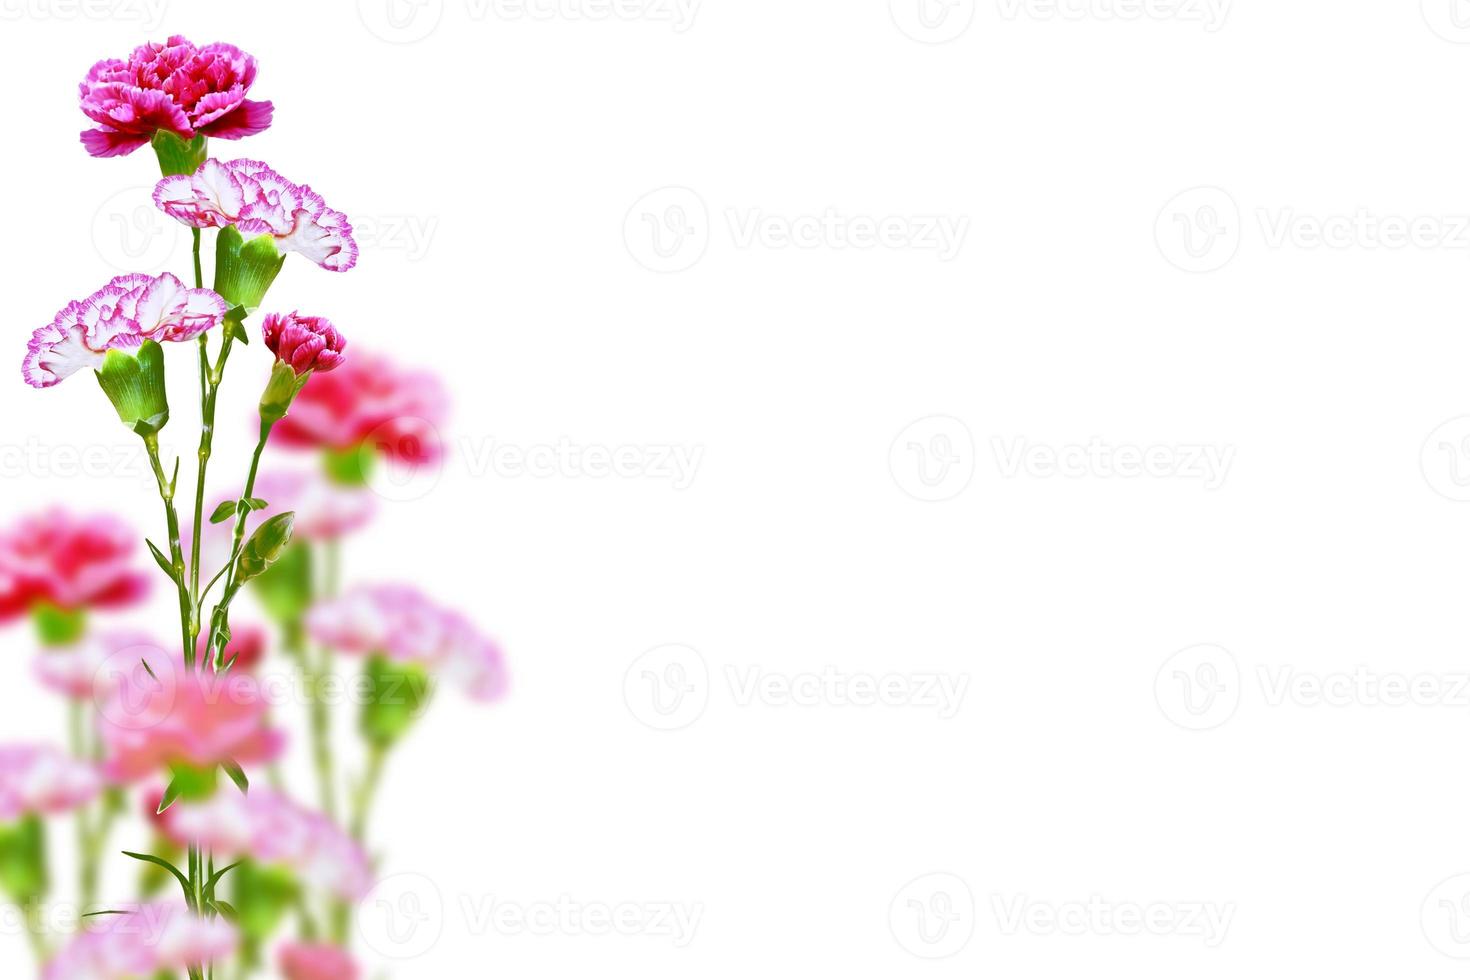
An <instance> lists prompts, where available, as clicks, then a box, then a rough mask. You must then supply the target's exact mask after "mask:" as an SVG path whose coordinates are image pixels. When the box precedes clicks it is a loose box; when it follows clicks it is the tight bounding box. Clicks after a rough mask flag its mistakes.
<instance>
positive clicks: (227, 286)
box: [214, 225, 286, 343]
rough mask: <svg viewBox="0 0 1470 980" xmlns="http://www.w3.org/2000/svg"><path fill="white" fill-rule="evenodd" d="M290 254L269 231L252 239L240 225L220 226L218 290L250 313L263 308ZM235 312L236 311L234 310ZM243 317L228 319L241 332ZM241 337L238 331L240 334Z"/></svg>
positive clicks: (216, 262)
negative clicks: (266, 294)
mask: <svg viewBox="0 0 1470 980" xmlns="http://www.w3.org/2000/svg"><path fill="white" fill-rule="evenodd" d="M285 261H286V256H285V255H284V254H282V253H281V251H280V250H279V249H277V248H276V243H275V239H273V238H271V236H269V235H258V236H256V237H255V238H252V239H250V240H249V241H248V242H247V241H246V240H245V237H244V236H243V235H241V234H240V229H238V228H236V227H235V226H234V225H228V226H227V227H225V228H222V229H220V233H219V238H218V241H217V242H216V243H215V253H214V291H215V292H217V293H219V294H220V295H221V296H223V297H224V299H225V302H226V303H229V304H230V306H231V307H237V306H238V307H244V311H245V312H246V313H254V312H255V311H256V310H258V309H260V303H261V301H262V300H263V299H265V293H266V290H268V289H270V288H271V283H273V282H275V281H276V275H277V273H279V272H280V271H281V265H282V264H283V263H284V262H285ZM232 312H233V311H232ZM241 319H243V318H241V317H235V316H231V317H229V318H228V320H227V323H228V322H233V323H234V324H235V327H234V328H231V327H229V326H228V325H227V326H226V329H227V330H229V329H238V330H239V331H240V332H241V333H243V332H244V328H243V327H242V326H241V325H240V323H239V321H240V320H241ZM236 336H237V338H238V336H239V335H238V334H237V335H236ZM246 343H249V341H248V340H247V341H246Z"/></svg>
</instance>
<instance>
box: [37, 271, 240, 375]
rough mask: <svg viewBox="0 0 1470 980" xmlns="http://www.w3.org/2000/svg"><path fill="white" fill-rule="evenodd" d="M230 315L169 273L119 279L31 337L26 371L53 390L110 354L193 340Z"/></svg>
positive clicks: (212, 297)
mask: <svg viewBox="0 0 1470 980" xmlns="http://www.w3.org/2000/svg"><path fill="white" fill-rule="evenodd" d="M226 312H228V307H227V306H226V304H225V301H224V300H223V299H221V298H220V297H219V296H218V295H217V294H216V293H214V292H213V291H211V290H208V289H190V288H187V287H185V285H184V284H183V283H182V282H180V281H179V280H178V279H177V278H176V277H174V276H171V275H169V274H168V273H164V274H163V275H161V276H147V275H142V274H138V273H134V274H132V275H126V276H118V277H117V278H115V279H113V280H112V281H111V282H109V283H108V284H107V285H105V286H103V287H102V288H101V289H99V290H97V291H96V292H95V293H93V294H92V295H90V296H88V297H87V298H86V299H81V300H76V301H75V302H72V303H68V304H67V305H66V306H65V307H63V308H62V309H61V311H60V312H58V313H57V314H56V317H55V318H54V319H53V320H52V321H51V322H50V323H49V324H47V325H46V326H44V327H41V328H40V329H38V330H36V332H35V333H33V334H32V335H31V342H30V344H29V345H28V347H27V350H26V357H25V362H24V364H23V365H22V373H23V374H24V375H25V380H26V383H27V384H29V385H31V386H32V387H34V388H49V387H51V386H52V385H54V384H56V383H57V382H59V381H62V380H64V379H66V378H69V377H70V376H72V375H73V374H76V373H77V372H78V371H80V370H82V369H83V368H94V369H95V368H99V367H101V366H102V359H103V356H104V355H105V354H106V353H107V352H108V351H110V350H119V349H120V350H136V349H137V348H138V347H139V346H141V345H142V343H143V341H145V340H157V341H168V340H190V339H192V338H194V337H196V336H198V335H199V334H201V333H203V332H204V331H206V330H209V329H210V328H212V327H216V326H218V325H219V324H220V323H221V322H222V321H223V320H224V316H225V313H226Z"/></svg>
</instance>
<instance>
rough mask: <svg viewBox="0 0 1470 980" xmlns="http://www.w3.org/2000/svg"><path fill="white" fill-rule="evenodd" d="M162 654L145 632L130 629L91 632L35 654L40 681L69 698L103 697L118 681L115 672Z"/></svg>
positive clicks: (159, 657)
mask: <svg viewBox="0 0 1470 980" xmlns="http://www.w3.org/2000/svg"><path fill="white" fill-rule="evenodd" d="M139 657H146V658H148V660H149V661H150V662H151V661H153V660H161V659H163V657H164V653H163V648H162V647H161V646H159V645H158V644H157V643H155V642H154V641H153V640H152V638H150V637H149V636H148V635H147V634H144V633H140V632H137V631H132V630H117V631H109V632H100V633H95V634H92V635H90V636H86V637H83V638H82V639H81V640H80V641H79V642H77V643H74V644H72V645H71V646H65V647H48V648H46V649H45V650H43V651H41V652H40V653H39V654H37V655H36V660H35V666H36V676H37V677H38V678H39V679H40V681H41V683H42V684H44V685H45V686H46V687H49V688H50V689H51V690H53V691H55V692H57V693H58V694H64V695H66V696H67V697H69V698H76V699H78V700H86V699H89V698H96V699H98V700H105V699H106V698H107V697H108V696H109V695H110V694H111V693H112V692H113V691H114V690H115V689H116V688H117V684H118V671H119V670H121V669H126V666H127V665H129V664H134V663H137V661H138V658H139Z"/></svg>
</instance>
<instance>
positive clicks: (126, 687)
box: [97, 657, 284, 782]
mask: <svg viewBox="0 0 1470 980" xmlns="http://www.w3.org/2000/svg"><path fill="white" fill-rule="evenodd" d="M98 707H99V711H98V719H97V730H98V733H99V734H100V735H101V737H102V744H103V746H104V747H105V755H104V759H103V771H104V773H105V774H106V775H107V777H108V778H110V779H113V780H116V781H118V782H130V781H132V780H136V779H141V778H142V777H144V776H147V775H149V774H151V773H153V772H156V771H158V770H160V769H164V768H166V767H168V766H171V765H175V764H180V763H182V764H185V765H189V766H193V767H195V768H200V769H207V768H210V767H212V766H216V765H221V764H223V763H226V762H238V763H240V764H242V765H249V764H251V763H258V762H268V761H270V760H271V759H274V758H275V757H276V756H278V755H279V754H280V752H281V749H282V748H283V747H284V736H283V735H282V733H281V732H279V731H277V730H275V729H273V728H271V727H270V724H269V718H268V712H269V710H270V704H269V701H268V700H267V698H266V696H265V692H264V691H262V690H261V687H260V682H259V681H258V680H257V679H256V678H254V677H253V676H251V675H250V674H248V673H245V672H243V671H242V672H240V673H235V672H233V671H232V672H230V673H229V674H225V675H223V676H220V675H217V674H214V673H213V672H209V671H195V670H190V669H189V668H187V667H185V666H184V664H183V661H182V659H181V658H176V657H169V658H168V659H166V660H162V661H153V660H149V661H148V666H147V668H144V666H143V665H142V663H141V662H140V663H139V664H137V665H136V666H135V667H132V668H130V669H119V670H118V672H117V684H116V687H115V689H114V690H113V691H112V692H111V695H110V696H109V697H108V698H107V699H106V700H105V701H104V702H102V703H101V704H100V705H99V706H98Z"/></svg>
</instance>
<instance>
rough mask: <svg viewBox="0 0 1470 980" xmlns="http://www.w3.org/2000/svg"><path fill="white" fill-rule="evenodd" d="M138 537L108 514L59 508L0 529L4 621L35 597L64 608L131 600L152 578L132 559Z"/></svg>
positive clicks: (32, 602)
mask: <svg viewBox="0 0 1470 980" xmlns="http://www.w3.org/2000/svg"><path fill="white" fill-rule="evenodd" d="M136 543H137V538H136V537H135V535H134V534H133V532H132V531H131V530H129V529H128V527H127V525H125V524H123V523H122V522H121V521H119V520H118V519H116V518H114V517H112V516H110V515H102V514H99V515H92V516H79V515H73V514H69V513H67V512H66V511H64V510H61V509H59V508H55V509H52V510H48V511H46V512H44V513H41V514H34V515H31V516H29V517H24V518H22V519H21V520H20V521H19V522H18V523H16V524H14V525H12V526H11V527H9V528H6V529H5V530H3V531H0V622H4V621H5V620H8V619H14V618H15V617H17V616H21V615H24V614H25V613H26V612H27V611H28V610H30V609H31V608H32V607H33V606H34V605H35V604H36V603H40V602H45V603H50V604H51V605H53V606H58V607H60V608H62V609H71V610H79V609H86V608H90V607H96V608H102V609H108V608H115V607H119V606H127V605H132V604H133V603H136V602H139V601H141V600H142V599H143V597H144V596H145V595H146V594H147V592H148V579H147V578H146V577H145V576H144V575H143V573H142V572H139V571H138V570H136V569H135V568H133V565H132V555H133V549H134V547H135V546H136Z"/></svg>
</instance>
